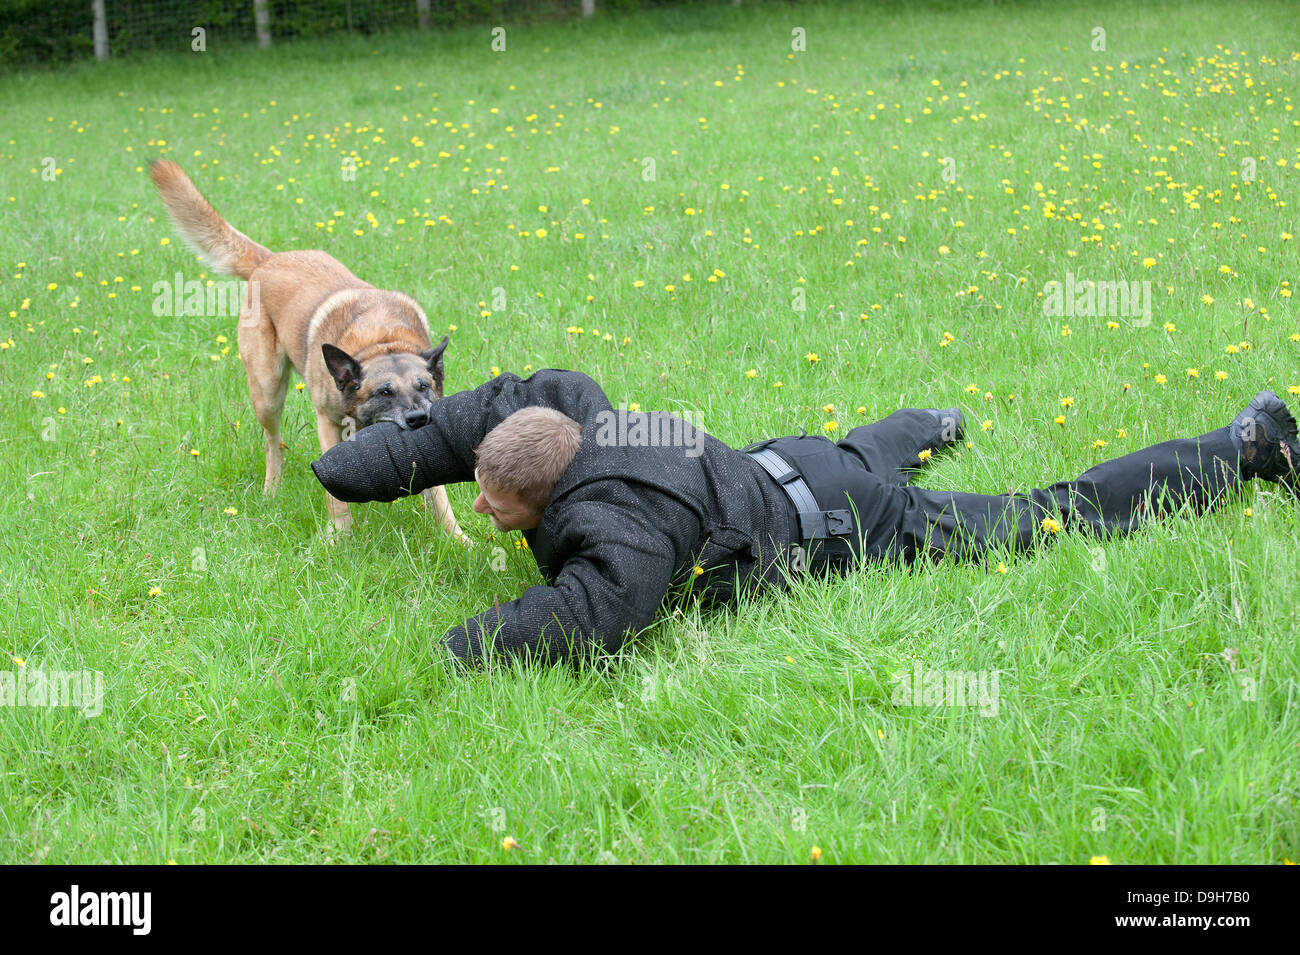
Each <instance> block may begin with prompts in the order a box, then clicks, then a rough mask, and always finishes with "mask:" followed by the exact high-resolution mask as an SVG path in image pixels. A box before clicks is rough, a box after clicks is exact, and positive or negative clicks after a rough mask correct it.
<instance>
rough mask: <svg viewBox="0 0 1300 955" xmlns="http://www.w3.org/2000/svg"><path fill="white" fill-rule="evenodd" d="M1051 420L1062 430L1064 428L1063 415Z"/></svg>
mask: <svg viewBox="0 0 1300 955" xmlns="http://www.w3.org/2000/svg"><path fill="white" fill-rule="evenodd" d="M1052 420H1053V421H1055V422H1056V423H1057V424H1059V425H1060V426H1061V427H1062V428H1064V427H1065V415H1063V414H1058V415H1057V416H1056V417H1055V418H1053V419H1052Z"/></svg>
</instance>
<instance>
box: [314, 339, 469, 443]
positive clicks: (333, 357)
mask: <svg viewBox="0 0 1300 955" xmlns="http://www.w3.org/2000/svg"><path fill="white" fill-rule="evenodd" d="M448 340H449V339H448V337H447V336H445V335H444V336H443V339H442V341H440V342H439V343H438V344H437V345H435V346H434V347H433V348H430V349H427V350H425V351H421V352H395V353H391V354H387V355H376V356H375V357H374V358H368V359H366V361H365V362H364V363H362V362H358V361H357V360H356V359H355V358H353V357H352V356H351V355H349V354H348V353H347V352H345V351H344V350H343V349H341V348H337V347H335V346H334V345H321V354H322V355H323V356H324V358H325V367H326V368H328V369H329V373H330V374H331V375H332V376H333V377H334V384H336V385H337V386H338V389H339V392H340V393H341V394H342V395H343V413H344V414H346V415H348V416H349V417H351V418H352V420H353V421H355V422H356V423H357V427H358V428H365V427H367V426H369V425H372V424H374V423H375V422H377V421H391V422H393V423H394V424H396V425H397V426H398V427H399V428H403V429H414V428H419V427H422V426H423V425H425V424H426V423H428V420H429V408H430V407H432V406H433V403H434V402H435V401H437V400H438V399H439V398H441V397H442V381H443V377H444V373H443V365H442V353H443V352H444V351H445V350H446V349H447V342H448Z"/></svg>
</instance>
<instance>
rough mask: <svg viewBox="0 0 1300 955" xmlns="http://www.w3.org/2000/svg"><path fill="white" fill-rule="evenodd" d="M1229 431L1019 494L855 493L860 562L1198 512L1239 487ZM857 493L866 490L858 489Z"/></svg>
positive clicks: (1117, 527) (963, 551)
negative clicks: (1053, 528)
mask: <svg viewBox="0 0 1300 955" xmlns="http://www.w3.org/2000/svg"><path fill="white" fill-rule="evenodd" d="M1238 462H1239V448H1238V446H1237V444H1236V443H1235V442H1234V440H1233V437H1232V435H1231V433H1230V429H1229V428H1227V427H1225V428H1219V429H1218V430H1216V431H1211V432H1210V433H1209V434H1206V435H1202V436H1201V437H1199V438H1181V439H1177V440H1174V441H1165V442H1163V443H1161V444H1157V445H1153V446H1151V447H1148V448H1143V449H1142V450H1140V451H1135V452H1133V453H1132V454H1126V455H1124V456H1122V457H1119V458H1114V459H1112V460H1110V461H1105V462H1102V463H1101V464H1098V465H1097V466H1095V467H1092V468H1089V469H1088V470H1087V471H1085V472H1084V473H1083V474H1082V475H1080V476H1079V478H1078V479H1077V480H1074V481H1061V482H1058V483H1056V484H1053V485H1051V486H1050V487H1047V488H1041V489H1036V490H1031V491H1028V492H1025V493H1017V494H1009V495H1007V494H1003V495H993V494H969V493H964V492H949V491H931V490H927V489H924V488H917V487H898V486H885V485H882V486H878V487H875V488H866V487H863V488H853V489H851V490H850V496H851V497H852V498H853V499H854V503H855V504H856V505H857V507H858V510H859V513H860V515H861V519H862V526H863V530H864V531H865V534H866V540H865V551H864V556H867V557H876V558H901V559H903V560H908V561H910V560H912V559H914V558H915V557H917V556H918V555H920V554H926V555H929V556H933V557H940V556H943V555H944V554H948V553H955V554H957V555H959V556H966V557H972V556H977V555H978V554H979V553H981V552H982V551H984V550H987V549H988V548H990V547H993V546H997V545H1003V544H1006V545H1010V546H1011V547H1012V548H1013V549H1017V550H1020V549H1026V548H1028V547H1031V546H1032V545H1033V544H1034V543H1036V542H1037V541H1040V540H1042V539H1044V538H1046V537H1047V536H1048V531H1047V530H1046V529H1045V528H1044V526H1043V522H1044V520H1046V519H1051V520H1053V521H1056V522H1058V523H1059V524H1060V527H1061V529H1063V530H1074V529H1078V528H1081V527H1086V528H1089V529H1091V530H1092V531H1093V532H1094V533H1095V534H1097V535H1098V536H1108V535H1110V534H1120V533H1127V532H1129V531H1132V530H1134V529H1135V528H1137V527H1138V526H1140V525H1141V524H1143V523H1144V522H1146V521H1149V520H1150V519H1151V517H1152V516H1155V515H1162V514H1172V513H1175V512H1177V511H1178V510H1180V509H1181V508H1183V507H1187V508H1188V509H1189V510H1190V511H1192V512H1193V513H1198V514H1199V513H1201V512H1203V511H1206V510H1208V509H1210V508H1211V507H1213V506H1214V505H1215V504H1217V503H1218V502H1219V501H1221V500H1222V498H1223V496H1224V495H1225V494H1227V493H1228V492H1229V491H1231V490H1232V489H1233V488H1236V487H1238V486H1239V485H1240V484H1241V483H1242V481H1243V475H1242V470H1241V468H1240V467H1239V463H1238ZM862 492H865V494H864V493H862Z"/></svg>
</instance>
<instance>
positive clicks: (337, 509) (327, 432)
mask: <svg viewBox="0 0 1300 955" xmlns="http://www.w3.org/2000/svg"><path fill="white" fill-rule="evenodd" d="M316 437H317V438H319V439H320V450H321V454H324V453H325V452H326V451H328V450H329V449H330V448H332V447H334V445H336V444H338V443H339V442H340V441H342V440H343V430H342V429H341V428H340V427H339V426H338V425H337V424H335V423H334V422H333V421H331V420H330V419H329V417H328V416H326V415H324V414H321V413H320V412H319V411H318V412H316ZM325 503H326V505H327V506H328V508H329V512H330V521H331V523H330V532H331V534H335V533H337V534H350V533H351V532H352V514H351V512H350V511H349V510H348V505H347V504H346V503H345V502H344V501H340V500H339V499H338V498H336V497H335V496H334V495H333V494H330V493H329V492H328V491H327V492H326V493H325Z"/></svg>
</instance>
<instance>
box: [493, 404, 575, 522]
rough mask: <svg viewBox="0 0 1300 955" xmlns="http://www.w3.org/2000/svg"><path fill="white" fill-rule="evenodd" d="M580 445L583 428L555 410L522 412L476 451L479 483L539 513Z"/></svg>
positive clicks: (522, 409)
mask: <svg viewBox="0 0 1300 955" xmlns="http://www.w3.org/2000/svg"><path fill="white" fill-rule="evenodd" d="M581 444H582V428H581V427H580V426H579V424H578V422H576V421H574V420H573V419H572V418H570V417H569V416H568V415H565V414H561V413H560V412H558V411H556V410H555V409H554V408H539V407H529V408H520V409H519V410H518V411H516V412H515V413H514V414H512V415H511V416H510V417H508V418H506V420H505V421H502V422H501V423H500V424H499V425H497V426H496V427H495V428H493V429H492V430H491V431H489V432H488V433H487V436H486V437H485V438H484V439H483V441H482V443H481V444H479V446H478V447H477V448H475V449H474V457H475V465H476V468H477V470H478V475H479V478H480V479H481V480H486V481H487V482H489V483H490V484H491V485H492V486H493V487H495V488H499V489H500V490H503V491H508V492H510V493H512V494H516V495H518V496H519V498H520V499H521V500H522V501H523V502H524V503H525V504H527V505H529V506H530V507H534V508H536V509H538V510H542V509H543V508H545V507H546V505H547V503H549V501H550V499H551V492H552V491H553V490H555V482H557V481H558V480H559V479H560V475H561V474H563V473H564V471H565V469H566V468H567V467H568V466H569V464H570V463H571V462H572V461H573V458H574V456H575V455H576V454H577V453H578V448H579V446H580V445H581Z"/></svg>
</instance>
